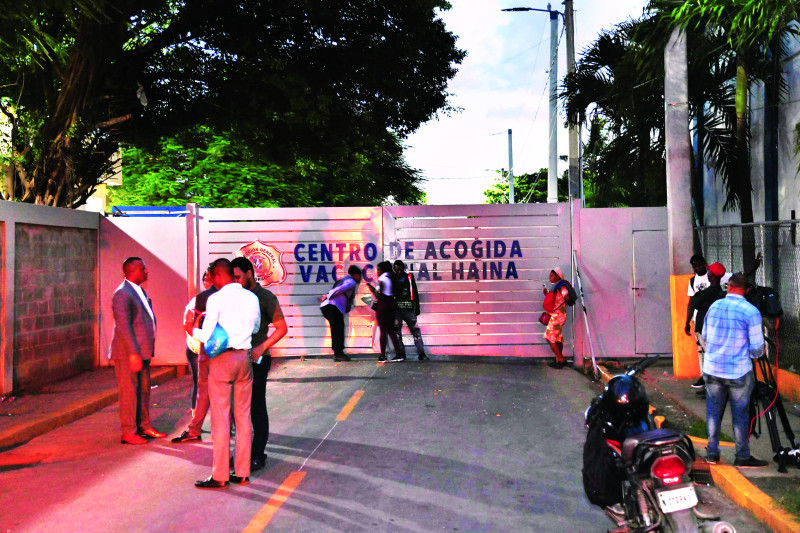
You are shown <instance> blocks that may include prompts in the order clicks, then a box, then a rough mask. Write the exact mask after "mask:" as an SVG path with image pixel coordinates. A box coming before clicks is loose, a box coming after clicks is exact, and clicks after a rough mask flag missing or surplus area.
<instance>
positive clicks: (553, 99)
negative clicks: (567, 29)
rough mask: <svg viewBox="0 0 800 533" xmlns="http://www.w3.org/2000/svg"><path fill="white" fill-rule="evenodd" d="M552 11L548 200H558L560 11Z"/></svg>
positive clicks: (553, 201)
mask: <svg viewBox="0 0 800 533" xmlns="http://www.w3.org/2000/svg"><path fill="white" fill-rule="evenodd" d="M547 11H548V12H550V154H549V155H550V161H549V163H548V165H547V202H548V203H556V202H558V106H557V105H556V104H557V103H558V11H551V9H550V4H547Z"/></svg>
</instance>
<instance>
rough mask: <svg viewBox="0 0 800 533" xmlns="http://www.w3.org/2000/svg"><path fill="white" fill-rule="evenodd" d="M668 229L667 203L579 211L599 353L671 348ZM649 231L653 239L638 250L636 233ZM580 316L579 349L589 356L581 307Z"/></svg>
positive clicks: (586, 285) (590, 311)
mask: <svg viewBox="0 0 800 533" xmlns="http://www.w3.org/2000/svg"><path fill="white" fill-rule="evenodd" d="M666 229H667V210H666V208H665V207H647V208H623V209H582V210H581V211H580V223H579V226H578V229H577V231H578V232H579V243H580V244H579V250H578V254H577V255H578V261H579V266H580V270H581V274H582V278H581V279H582V281H583V290H584V295H585V301H586V305H587V308H588V315H589V326H590V332H591V336H592V341H593V343H594V349H595V353H596V355H597V356H598V357H604V358H605V357H635V356H637V354H640V355H641V354H645V353H662V354H668V353H670V352H671V341H670V339H669V335H670V329H671V320H670V305H669V256H668V249H669V243H668V240H667V231H666ZM644 232H646V233H648V234H650V235H648V237H650V238H652V245H651V246H648V247H645V248H644V250H646V252H645V253H641V252H640V253H639V254H638V256H637V253H636V252H637V247H636V236H637V234H640V233H644ZM658 243H662V244H661V245H660V248H659V244H658ZM659 254H660V255H659ZM642 256H643V257H642ZM649 268H654V269H655V271H650V272H648V269H649ZM637 273H639V274H640V275H639V278H638V279H637ZM645 274H646V275H645ZM642 278H645V279H642ZM659 309H660V311H659ZM576 320H577V323H576V336H577V350H578V352H579V353H583V354H584V355H585V356H586V357H588V356H589V355H590V351H589V345H588V342H587V341H586V332H585V326H584V324H583V321H582V317H581V316H579V314H578V312H577V310H576Z"/></svg>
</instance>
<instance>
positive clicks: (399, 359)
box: [389, 355, 406, 363]
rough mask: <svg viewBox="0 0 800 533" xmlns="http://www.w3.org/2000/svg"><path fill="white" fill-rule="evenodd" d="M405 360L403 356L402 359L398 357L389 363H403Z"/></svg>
mask: <svg viewBox="0 0 800 533" xmlns="http://www.w3.org/2000/svg"><path fill="white" fill-rule="evenodd" d="M405 360H406V356H405V355H402V356H400V357H397V356H394V357H392V359H391V361H389V362H390V363H403V362H405Z"/></svg>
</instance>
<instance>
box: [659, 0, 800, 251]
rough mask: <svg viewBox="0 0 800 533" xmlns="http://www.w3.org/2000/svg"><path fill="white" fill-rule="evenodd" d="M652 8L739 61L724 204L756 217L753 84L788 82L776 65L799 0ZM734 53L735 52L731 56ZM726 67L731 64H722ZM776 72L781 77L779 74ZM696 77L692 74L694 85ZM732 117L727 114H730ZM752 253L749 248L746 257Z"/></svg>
mask: <svg viewBox="0 0 800 533" xmlns="http://www.w3.org/2000/svg"><path fill="white" fill-rule="evenodd" d="M650 9H651V10H652V11H653V12H655V13H657V14H656V16H657V17H658V19H659V22H660V23H661V24H662V25H663V26H664V27H668V28H674V27H679V28H681V29H683V30H687V31H690V32H691V31H694V32H703V33H707V34H711V35H713V36H715V37H716V38H717V39H718V40H720V41H722V42H723V43H724V44H725V45H727V46H726V47H725V48H724V49H719V51H718V53H719V55H720V56H722V57H724V56H729V58H728V59H727V61H731V59H732V64H733V65H735V104H734V108H735V140H736V144H735V150H734V151H733V152H732V153H731V154H730V157H731V159H732V160H733V161H732V162H733V165H731V166H730V167H729V168H726V169H723V171H722V175H723V179H725V178H727V181H728V182H729V183H730V185H729V194H728V202H727V203H726V206H729V207H731V206H732V204H735V205H738V207H739V209H740V215H741V221H742V222H743V223H747V222H753V202H752V196H751V191H752V183H751V179H750V157H749V154H750V150H749V123H748V116H749V109H748V102H749V85H750V83H752V82H753V81H756V80H760V81H764V82H766V83H767V84H768V85H773V86H775V87H778V89H779V90H780V89H781V88H784V89H785V82H784V81H783V80H782V78H781V77H780V73H779V71H778V70H777V69H775V68H774V65H775V64H776V63H775V62H776V61H778V60H779V57H780V56H781V52H782V51H783V46H784V45H785V41H784V39H783V36H784V35H787V34H793V33H795V31H794V30H793V29H792V28H791V26H790V23H791V21H793V20H797V19H798V18H800V2H799V1H798V0H687V1H685V2H674V1H672V2H671V1H668V0H667V1H665V0H654V1H652V2H651V4H650ZM731 55H732V58H731V57H730V56H731ZM724 70H726V71H727V70H728V69H724ZM776 77H777V78H776ZM691 83H692V79H691V77H690V86H691ZM726 120H729V119H726ZM748 255H751V254H745V257H747V256H748Z"/></svg>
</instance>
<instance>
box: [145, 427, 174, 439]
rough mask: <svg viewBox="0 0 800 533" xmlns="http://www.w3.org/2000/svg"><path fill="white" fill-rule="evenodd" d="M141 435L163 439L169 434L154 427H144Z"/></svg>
mask: <svg viewBox="0 0 800 533" xmlns="http://www.w3.org/2000/svg"><path fill="white" fill-rule="evenodd" d="M139 436H141V437H147V438H151V439H161V438H164V437H166V436H167V434H166V433H161V432H160V431H156V430H155V429H153V428H147V429H143V430H141V431H140V432H139Z"/></svg>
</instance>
